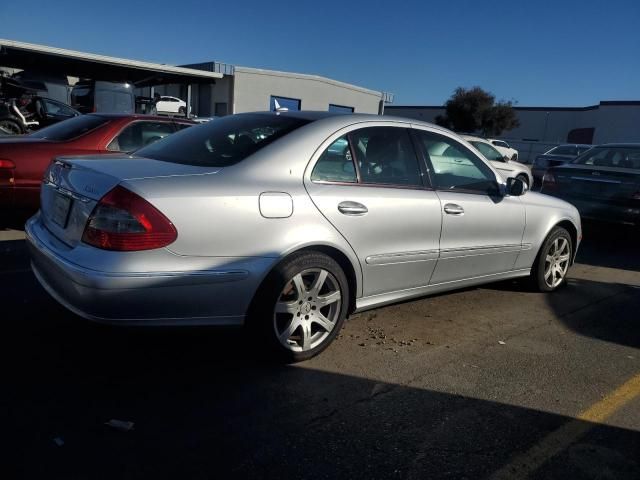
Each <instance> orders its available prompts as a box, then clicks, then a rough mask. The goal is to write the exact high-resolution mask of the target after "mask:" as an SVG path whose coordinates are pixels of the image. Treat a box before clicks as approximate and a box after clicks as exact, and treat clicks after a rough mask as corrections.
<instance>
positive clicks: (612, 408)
mask: <svg viewBox="0 0 640 480" xmlns="http://www.w3.org/2000/svg"><path fill="white" fill-rule="evenodd" d="M638 396H640V374H638V375H635V376H634V377H632V378H630V379H629V380H627V381H626V382H625V383H623V384H622V385H620V387H618V388H617V389H615V390H614V391H612V392H611V393H609V394H608V395H607V396H605V397H604V398H603V399H602V400H600V401H599V402H597V403H595V404H593V405H592V406H590V407H589V408H587V409H586V410H584V411H583V412H582V413H580V414H579V415H578V416H577V417H576V418H575V419H574V420H571V421H570V422H568V423H566V424H565V425H563V426H562V427H560V428H559V429H558V430H556V431H555V432H552V433H550V434H549V435H547V436H546V437H544V438H543V439H542V440H541V441H540V442H538V443H537V444H536V445H534V446H533V447H531V448H530V449H529V450H528V451H526V452H525V453H523V454H521V455H518V456H517V457H515V458H514V459H513V460H512V461H511V462H509V463H508V464H507V465H505V466H504V467H502V468H501V469H500V470H498V471H497V472H495V473H494V474H493V475H492V476H491V478H492V479H493V480H501V479H511V478H525V477H527V476H529V475H530V474H531V473H533V472H534V471H536V470H537V469H538V468H540V466H542V464H543V463H545V462H546V461H547V460H549V459H550V458H551V457H553V456H555V455H557V454H558V453H560V452H561V451H563V450H565V449H566V448H567V447H568V446H569V445H571V444H572V443H573V442H574V441H575V440H577V439H578V438H579V437H581V436H582V435H584V434H585V433H586V432H587V431H589V430H590V429H592V428H593V427H594V426H595V425H594V424H595V423H599V422H602V421H604V420H606V419H607V418H609V417H610V416H611V415H613V414H614V413H615V412H616V411H617V410H619V409H620V408H622V407H623V406H624V405H626V404H627V403H629V402H630V401H631V400H633V399H634V398H636V397H638Z"/></svg>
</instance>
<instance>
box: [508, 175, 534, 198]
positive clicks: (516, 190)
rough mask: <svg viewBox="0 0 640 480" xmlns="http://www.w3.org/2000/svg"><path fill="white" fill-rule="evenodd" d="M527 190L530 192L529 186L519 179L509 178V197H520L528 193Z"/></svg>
mask: <svg viewBox="0 0 640 480" xmlns="http://www.w3.org/2000/svg"><path fill="white" fill-rule="evenodd" d="M527 190H529V188H528V187H527V184H526V183H524V182H523V181H522V180H520V179H519V178H513V177H509V178H507V195H510V196H512V197H519V196H521V195H524V194H525V193H527Z"/></svg>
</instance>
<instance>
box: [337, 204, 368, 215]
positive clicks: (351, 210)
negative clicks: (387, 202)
mask: <svg viewBox="0 0 640 480" xmlns="http://www.w3.org/2000/svg"><path fill="white" fill-rule="evenodd" d="M338 211H339V212H340V213H342V214H344V215H364V214H365V213H367V212H368V211H369V209H368V208H367V207H365V206H364V205H362V204H361V203H358V202H340V204H338Z"/></svg>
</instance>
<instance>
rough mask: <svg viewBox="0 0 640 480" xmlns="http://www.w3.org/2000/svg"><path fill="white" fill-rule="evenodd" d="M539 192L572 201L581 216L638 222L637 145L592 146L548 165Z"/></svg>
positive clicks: (639, 161) (639, 167) (639, 172)
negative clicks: (548, 167) (570, 158)
mask: <svg viewBox="0 0 640 480" xmlns="http://www.w3.org/2000/svg"><path fill="white" fill-rule="evenodd" d="M541 192H542V193H546V194H548V195H553V196H554V197H560V198H562V199H564V200H566V201H568V202H570V203H572V204H573V205H575V207H576V208H577V209H578V210H579V211H580V215H581V216H582V218H584V219H592V220H600V221H608V222H615V223H625V224H631V225H640V144H638V143H635V144H629V143H626V144H625V143H621V144H605V145H599V146H597V147H593V148H592V149H590V150H588V151H587V152H585V153H583V154H582V155H580V156H579V157H578V158H576V159H575V160H573V161H572V162H571V163H567V164H564V165H560V166H558V167H553V168H550V169H549V170H548V171H547V173H545V175H544V178H543V181H542V190H541Z"/></svg>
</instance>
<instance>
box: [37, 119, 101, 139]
mask: <svg viewBox="0 0 640 480" xmlns="http://www.w3.org/2000/svg"><path fill="white" fill-rule="evenodd" d="M107 122H109V119H108V118H105V117H101V116H99V115H80V116H79V117H73V118H70V119H69V120H64V121H62V122H60V123H56V124H54V125H51V126H50V127H46V128H43V129H41V130H38V131H37V132H34V133H32V134H31V135H29V136H30V137H35V138H44V139H47V140H54V141H58V142H64V141H65V140H71V139H73V138H76V137H79V136H80V135H84V134H85V133H87V132H90V131H91V130H93V129H95V128H98V127H100V126H102V125H104V124H105V123H107Z"/></svg>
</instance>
